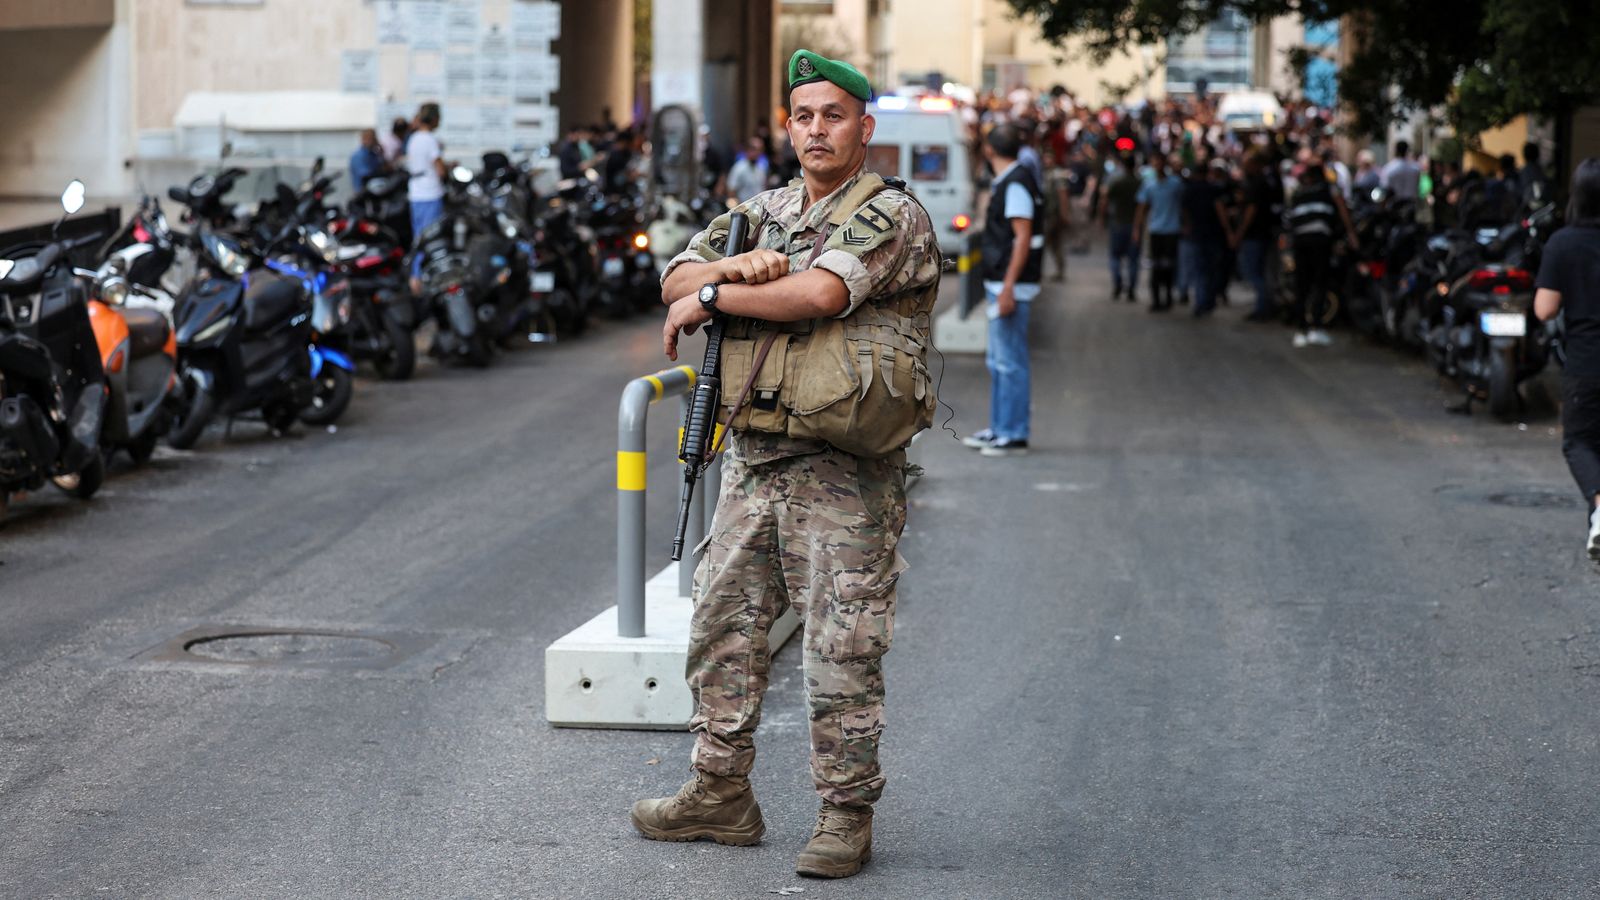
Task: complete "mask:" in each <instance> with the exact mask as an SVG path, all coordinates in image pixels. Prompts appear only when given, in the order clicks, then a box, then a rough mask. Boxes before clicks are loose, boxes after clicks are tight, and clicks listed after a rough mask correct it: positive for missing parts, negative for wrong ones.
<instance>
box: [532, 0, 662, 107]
mask: <svg viewBox="0 0 1600 900" xmlns="http://www.w3.org/2000/svg"><path fill="white" fill-rule="evenodd" d="M662 5H663V4H661V3H659V2H658V3H657V4H656V11H655V16H656V21H658V22H659V21H660V17H661V6H662ZM658 27H659V26H658ZM658 46H659V42H658ZM551 49H552V52H554V53H555V54H556V55H557V56H558V57H559V58H560V60H561V87H560V88H559V89H558V90H557V91H556V93H555V97H554V103H555V106H556V108H557V110H558V111H559V113H560V115H561V127H562V128H563V129H565V128H568V127H571V126H573V125H582V124H587V123H590V122H598V121H600V114H601V111H602V110H604V109H605V108H606V107H608V106H609V107H611V115H612V117H613V118H615V119H616V121H617V123H618V124H620V125H627V124H628V123H629V122H630V121H632V119H633V0H584V2H582V3H563V4H561V37H560V38H559V39H558V40H556V41H555V42H554V44H553V46H552V48H551ZM658 52H659V51H658Z"/></svg>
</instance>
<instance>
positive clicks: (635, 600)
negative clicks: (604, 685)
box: [617, 366, 698, 637]
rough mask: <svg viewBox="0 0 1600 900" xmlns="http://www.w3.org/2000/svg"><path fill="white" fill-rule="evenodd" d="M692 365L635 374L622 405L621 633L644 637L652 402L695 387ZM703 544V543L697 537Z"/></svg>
mask: <svg viewBox="0 0 1600 900" xmlns="http://www.w3.org/2000/svg"><path fill="white" fill-rule="evenodd" d="M694 379H695V371H694V369H692V368H690V367H689V366H678V367H676V368H672V369H663V370H662V371H660V372H657V373H656V374H654V375H646V376H644V377H643V378H635V379H634V380H632V381H630V382H628V386H627V387H625V388H623V390H622V402H621V403H620V404H619V406H618V409H617V635H618V636H619V637H644V624H645V623H644V581H645V574H644V573H645V552H644V515H645V509H644V497H645V494H644V491H645V471H646V454H645V419H646V416H647V414H648V413H649V411H650V405H651V404H652V403H655V402H656V401H657V400H660V399H662V398H663V397H668V396H681V395H683V394H686V393H688V392H689V390H690V389H691V388H693V387H694ZM697 543H698V541H697Z"/></svg>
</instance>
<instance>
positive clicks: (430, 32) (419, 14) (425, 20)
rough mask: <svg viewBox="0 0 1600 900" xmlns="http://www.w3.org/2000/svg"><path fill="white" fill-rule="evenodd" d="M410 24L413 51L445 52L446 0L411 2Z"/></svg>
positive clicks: (417, 0)
mask: <svg viewBox="0 0 1600 900" xmlns="http://www.w3.org/2000/svg"><path fill="white" fill-rule="evenodd" d="M410 7H411V8H410V9H409V10H408V13H409V15H410V20H411V21H410V22H409V23H408V24H409V26H410V27H409V29H408V31H409V32H410V34H411V49H413V50H443V49H444V36H445V34H444V28H445V9H444V0H410Z"/></svg>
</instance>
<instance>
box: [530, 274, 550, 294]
mask: <svg viewBox="0 0 1600 900" xmlns="http://www.w3.org/2000/svg"><path fill="white" fill-rule="evenodd" d="M529 281H530V285H529V286H530V288H531V289H532V290H533V291H534V292H536V293H540V294H548V293H550V292H551V291H553V290H555V289H556V273H554V272H535V273H533V277H532V278H531V279H529Z"/></svg>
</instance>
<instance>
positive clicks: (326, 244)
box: [306, 225, 339, 265]
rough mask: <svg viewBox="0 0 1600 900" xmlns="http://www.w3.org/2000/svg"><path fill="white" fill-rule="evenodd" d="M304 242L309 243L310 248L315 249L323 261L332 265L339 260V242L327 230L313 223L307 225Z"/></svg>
mask: <svg viewBox="0 0 1600 900" xmlns="http://www.w3.org/2000/svg"><path fill="white" fill-rule="evenodd" d="M306 243H307V244H309V245H311V249H313V250H315V251H317V255H318V256H320V257H322V260H323V262H326V263H328V264H330V265H332V264H336V263H337V262H338V261H339V242H338V241H336V240H334V239H333V235H331V234H329V233H328V232H327V231H325V230H323V229H321V228H318V227H316V226H314V225H313V226H309V227H307V228H306Z"/></svg>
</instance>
